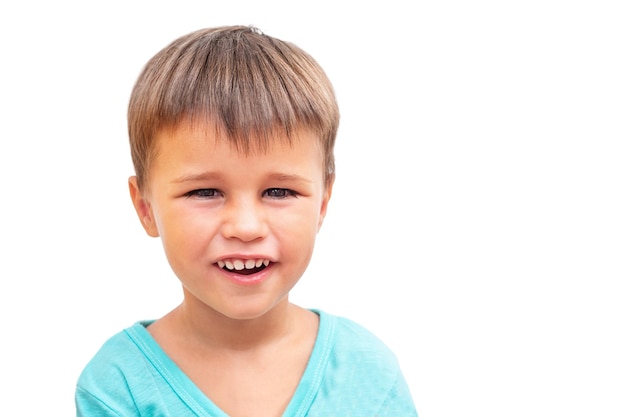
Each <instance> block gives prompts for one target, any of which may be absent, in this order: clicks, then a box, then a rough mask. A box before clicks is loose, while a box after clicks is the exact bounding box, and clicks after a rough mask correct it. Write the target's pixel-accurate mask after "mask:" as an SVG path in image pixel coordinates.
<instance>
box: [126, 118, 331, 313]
mask: <svg viewBox="0 0 626 417" xmlns="http://www.w3.org/2000/svg"><path fill="white" fill-rule="evenodd" d="M210 132H213V131H212V130H211V129H191V128H189V127H187V126H185V125H183V126H181V127H179V128H177V129H173V130H168V131H164V132H161V133H160V134H159V135H158V136H157V138H156V141H157V142H156V143H157V151H158V153H157V157H156V159H155V160H154V162H153V163H152V165H151V166H150V169H149V175H148V177H147V181H146V184H145V186H144V187H143V189H142V190H139V189H138V187H137V183H136V178H134V177H133V178H131V179H130V191H131V197H132V199H133V203H134V205H135V208H136V210H137V213H138V215H139V218H140V220H141V222H142V224H143V226H144V228H145V230H146V232H147V233H148V234H149V235H150V236H154V237H156V236H160V237H161V240H162V242H163V247H164V249H165V253H166V256H167V259H168V261H169V263H170V265H171V267H172V269H173V271H174V272H175V274H176V275H177V276H178V278H179V279H180V281H181V282H182V284H183V288H184V293H185V301H184V302H185V304H186V305H187V306H188V307H190V308H196V309H200V310H203V311H209V312H217V313H219V314H221V315H223V316H226V317H229V318H233V319H251V318H257V317H261V316H262V315H263V314H265V313H267V312H268V311H270V310H272V309H273V308H275V307H276V306H279V305H285V304H286V303H288V293H289V291H290V290H291V288H293V286H294V285H295V284H296V282H297V281H298V280H299V279H300V277H301V276H302V274H303V273H304V271H305V269H306V267H307V265H308V263H309V261H310V259H311V255H312V252H313V247H314V243H315V238H316V235H317V232H318V231H319V228H320V227H321V225H322V221H323V219H324V216H325V214H326V207H327V204H328V200H329V198H330V194H331V188H332V183H331V184H328V185H326V184H325V180H324V169H323V156H322V152H321V150H320V149H319V145H318V140H317V138H316V137H315V136H313V135H311V134H308V133H306V132H301V133H300V134H299V135H298V136H296V137H294V140H292V141H291V143H289V142H288V141H287V140H286V138H276V140H275V141H273V142H272V143H273V144H272V145H271V146H270V147H269V149H267V150H264V151H257V152H255V151H252V152H249V153H242V152H240V151H238V150H237V149H236V148H235V147H233V146H232V145H231V144H229V142H228V141H227V140H226V139H224V138H221V137H218V136H216V135H215V134H212V133H210ZM194 306H195V307H194Z"/></svg>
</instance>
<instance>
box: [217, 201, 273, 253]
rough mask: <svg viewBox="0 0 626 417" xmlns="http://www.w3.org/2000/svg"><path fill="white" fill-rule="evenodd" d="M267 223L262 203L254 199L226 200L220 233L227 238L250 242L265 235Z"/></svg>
mask: <svg viewBox="0 0 626 417" xmlns="http://www.w3.org/2000/svg"><path fill="white" fill-rule="evenodd" d="M268 229H269V228H268V224H267V221H266V216H265V213H264V210H263V207H262V205H261V204H260V203H259V202H256V201H255V200H254V199H252V198H250V199H237V200H231V201H229V202H227V204H226V207H225V216H224V222H223V225H222V234H223V235H224V237H226V238H228V239H239V240H241V241H244V242H251V241H254V240H256V239H260V238H263V237H265V236H266V235H267V232H268Z"/></svg>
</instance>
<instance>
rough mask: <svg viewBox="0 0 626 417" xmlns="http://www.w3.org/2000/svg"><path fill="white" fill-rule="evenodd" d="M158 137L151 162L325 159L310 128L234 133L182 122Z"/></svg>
mask: <svg viewBox="0 0 626 417" xmlns="http://www.w3.org/2000/svg"><path fill="white" fill-rule="evenodd" d="M154 140H155V143H154V147H155V148H154V149H155V158H154V159H153V162H152V164H151V165H155V164H156V165H159V164H160V163H163V162H165V161H170V162H173V160H175V159H176V160H178V162H179V163H183V164H184V163H190V164H191V163H200V162H202V161H207V162H208V161H211V163H212V164H216V163H218V162H221V161H223V160H235V159H237V160H240V161H243V160H245V163H251V162H252V161H253V160H254V161H270V162H271V161H273V163H278V162H279V161H280V160H281V159H284V158H297V159H298V160H299V161H300V162H301V163H302V161H304V160H307V159H310V160H311V161H314V162H315V164H317V163H319V165H320V166H321V165H322V163H323V160H324V157H323V151H322V146H321V141H320V139H319V137H318V136H317V135H315V134H313V133H311V132H310V131H307V130H298V131H296V132H293V133H292V134H290V135H288V134H287V133H286V132H281V131H280V130H276V131H273V132H268V133H267V134H266V135H265V136H250V137H243V136H240V137H232V136H229V135H226V134H224V133H223V132H222V131H220V130H219V129H217V128H216V127H215V126H214V125H211V124H202V125H199V124H191V123H182V124H179V125H178V126H175V127H172V128H167V129H163V130H161V131H160V132H158V133H157V135H156V136H155V138H154ZM285 162H288V161H285Z"/></svg>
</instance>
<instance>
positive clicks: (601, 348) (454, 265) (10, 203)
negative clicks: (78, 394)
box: [0, 0, 626, 417]
mask: <svg viewBox="0 0 626 417" xmlns="http://www.w3.org/2000/svg"><path fill="white" fill-rule="evenodd" d="M410 3H411V2H408V1H406V2H402V1H399V0H389V1H385V2H378V3H374V2H367V1H362V2H353V3H347V2H341V1H339V0H336V1H328V2H326V1H315V2H306V3H299V2H295V1H282V2H280V1H249V2H238V1H220V2H217V1H185V0H178V1H176V2H174V1H171V2H164V1H131V0H129V1H109V2H99V3H97V2H79V1H74V2H72V1H68V0H59V1H50V2H47V1H42V0H40V1H31V2H4V3H3V5H2V6H0V9H1V10H0V35H1V36H0V47H1V48H0V54H1V58H0V59H1V61H0V63H1V65H0V75H1V76H0V106H1V108H0V117H1V122H2V123H1V125H0V135H1V141H0V181H1V183H0V192H1V195H2V197H1V198H2V200H1V201H2V203H1V204H0V240H1V244H2V247H1V248H2V249H1V250H2V252H1V254H2V255H1V257H2V259H1V262H0V309H1V310H0V313H1V315H0V320H1V322H0V324H1V328H0V329H1V333H0V335H1V338H2V339H1V343H0V349H1V350H0V361H1V362H0V378H1V379H2V381H3V387H4V388H3V394H2V408H3V410H7V412H6V413H5V412H3V414H10V415H20V416H22V415H23V416H43V415H49V416H62V415H65V416H67V415H73V413H74V405H73V393H74V384H75V382H76V379H77V377H78V374H79V372H80V370H81V369H82V367H83V366H84V365H85V363H86V362H87V361H88V360H89V358H90V357H91V356H92V355H93V354H94V353H95V351H96V350H97V348H98V347H99V346H100V345H101V344H102V342H104V340H105V339H106V338H108V337H109V336H110V335H112V334H113V333H115V332H117V331H118V330H120V329H121V328H123V327H126V326H128V325H130V324H132V323H133V322H134V321H136V320H139V319H145V318H155V317H158V316H160V315H161V314H163V313H165V312H166V311H168V310H169V309H170V308H172V307H173V306H174V305H175V304H177V303H178V301H179V299H180V289H179V285H178V283H177V281H176V279H175V278H174V277H173V276H172V274H171V272H170V270H169V267H168V266H167V264H166V262H165V259H164V257H163V255H162V252H161V246H160V242H159V241H158V240H154V239H150V238H148V237H147V236H146V235H145V234H144V233H143V230H142V229H141V227H140V225H139V222H138V221H137V220H136V218H135V214H134V212H133V210H132V207H131V204H130V200H129V198H128V195H127V189H126V179H127V177H128V176H129V175H131V174H132V167H131V164H130V157H129V155H128V147H127V137H126V120H125V114H126V105H127V100H128V97H129V94H130V90H131V87H132V85H133V83H134V81H135V78H136V77H137V75H138V73H139V71H140V69H141V67H142V66H143V64H144V63H145V62H146V61H147V60H148V59H149V58H150V57H151V56H152V55H153V54H154V53H156V52H157V51H158V50H159V49H160V48H162V47H163V46H165V44H166V43H169V42H170V41H171V40H173V39H174V38H175V37H178V36H180V35H182V34H185V33H187V32H190V31H192V30H195V29H199V28H201V27H206V26H214V25H223V24H253V25H256V26H257V27H259V28H260V29H261V30H263V31H265V32H266V33H268V34H270V35H274V36H277V37H281V38H284V39H286V40H289V41H293V42H294V43H296V44H298V45H299V46H301V47H303V48H304V49H305V50H307V51H308V52H310V53H311V54H312V55H313V56H314V57H316V58H317V60H318V61H319V62H320V63H321V64H322V66H323V67H324V68H325V69H326V71H327V72H328V74H329V76H330V78H331V79H332V81H333V83H334V85H335V87H336V91H337V95H338V99H339V102H340V106H341V109H342V124H341V128H340V132H339V137H338V144H337V150H336V151H337V165H338V178H337V183H336V187H335V190H334V191H335V193H334V196H333V199H332V201H331V206H330V212H329V215H328V218H327V221H326V223H325V225H324V228H323V229H322V231H321V233H320V235H319V240H318V246H317V251H316V254H315V256H314V259H313V261H312V264H311V267H310V270H309V271H308V272H307V274H306V275H305V277H303V279H302V281H301V283H300V284H299V286H298V287H297V289H296V290H295V291H294V293H293V300H294V301H296V302H298V303H300V304H302V305H304V306H307V307H317V308H323V309H325V310H328V311H329V312H333V313H335V314H340V315H346V316H349V317H350V318H352V319H354V320H356V321H359V322H361V323H362V324H364V325H365V326H366V327H369V328H370V329H371V330H373V331H374V332H375V333H377V334H378V335H379V336H380V337H381V338H382V339H383V340H385V341H386V342H387V344H388V345H389V346H390V347H391V348H392V349H393V350H394V351H395V352H396V353H397V355H398V357H399V359H400V361H401V364H402V366H403V369H404V372H405V375H406V378H407V380H408V382H409V384H410V387H411V390H412V392H413V394H414V397H415V402H416V405H417V408H418V411H419V413H420V417H457V416H480V417H485V416H494V417H495V416H498V417H499V416H507V417H512V416H529V415H530V416H535V417H537V416H568V417H571V416H603V417H609V416H621V417H623V416H625V415H626V401H624V400H625V392H626V354H625V352H626V324H625V319H626V304H625V302H624V299H625V296H626V290H625V289H624V281H625V278H626V265H625V254H626V252H625V249H626V220H625V216H626V196H625V185H626V165H625V157H626V152H625V140H626V113H625V112H626V82H625V79H626V77H625V75H626V30H625V27H626V25H625V23H624V22H625V21H626V14H625V13H624V10H623V9H622V8H621V7H620V6H621V4H622V3H623V2H620V1H613V2H611V1H603V0H594V1H554V0H542V1H533V0H531V1H517V2H514V1H495V0H494V1H485V0H480V1H472V2H470V1H458V0H457V1H446V0H442V1H426V2H413V4H412V5H411V6H409V4H410ZM348 4H350V6H348ZM9 410H11V412H9Z"/></svg>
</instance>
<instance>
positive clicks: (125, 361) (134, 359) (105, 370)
mask: <svg viewBox="0 0 626 417" xmlns="http://www.w3.org/2000/svg"><path fill="white" fill-rule="evenodd" d="M141 330H143V331H146V330H145V328H143V326H142V325H141V324H140V323H136V324H135V325H133V326H131V327H129V328H127V329H125V330H123V331H120V332H119V333H117V334H115V335H113V336H112V337H110V338H109V339H108V340H107V341H106V342H105V343H104V344H103V345H102V347H100V349H99V350H98V351H97V352H96V354H95V355H94V356H93V357H92V358H91V360H90V361H89V362H88V363H87V365H86V366H85V368H84V369H83V370H82V372H81V374H80V376H79V378H78V381H77V385H76V403H77V407H79V409H81V411H84V410H87V409H89V410H93V409H98V410H101V412H102V413H103V414H102V415H105V414H104V410H110V409H116V410H126V412H127V413H128V414H126V415H134V410H136V405H135V404H134V401H133V399H132V395H131V393H130V391H129V385H131V384H132V382H133V380H138V379H143V378H144V377H145V376H146V374H149V370H148V367H147V366H146V362H145V358H144V357H143V354H142V351H141V349H139V348H138V346H137V344H136V342H135V341H134V340H133V338H132V337H130V334H131V333H132V332H138V331H141ZM131 412H132V414H131ZM106 415H109V414H106ZM112 415H114V414H112Z"/></svg>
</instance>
